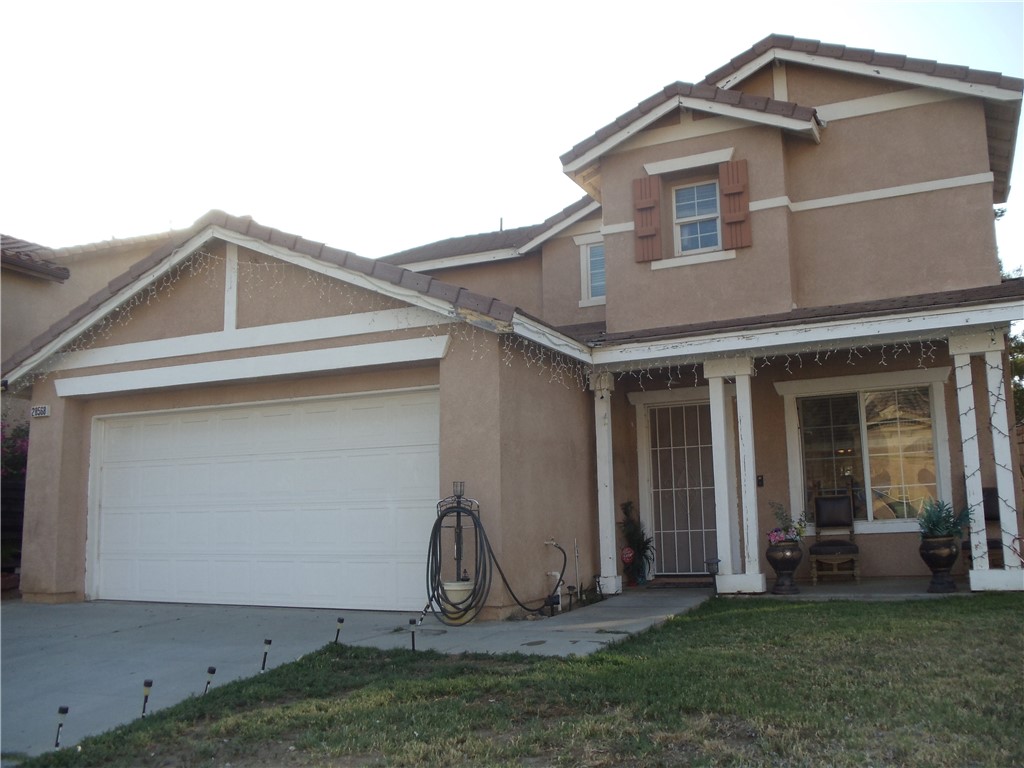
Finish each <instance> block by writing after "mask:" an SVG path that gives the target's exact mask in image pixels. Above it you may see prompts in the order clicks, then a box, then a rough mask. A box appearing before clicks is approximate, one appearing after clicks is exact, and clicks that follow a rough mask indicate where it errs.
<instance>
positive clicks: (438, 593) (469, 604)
mask: <svg viewBox="0 0 1024 768" xmlns="http://www.w3.org/2000/svg"><path fill="white" fill-rule="evenodd" d="M450 515H456V516H462V515H465V516H466V517H468V518H469V519H470V520H471V521H472V523H473V525H472V528H471V529H470V530H471V532H472V538H473V551H472V552H471V553H468V552H466V550H465V549H464V550H463V560H464V561H468V560H469V557H468V555H469V554H472V555H473V557H472V560H473V563H474V567H473V573H472V574H471V575H470V574H469V573H468V572H467V573H466V574H465V576H469V581H468V582H467V583H470V584H472V586H471V587H470V590H469V594H468V595H466V596H465V597H460V596H449V595H448V592H447V590H446V589H445V586H444V582H443V581H442V580H441V566H442V559H443V556H442V547H441V530H442V528H443V527H444V523H445V520H446V519H447V518H448V517H449V516H450ZM465 533H467V531H463V529H461V528H460V529H458V530H457V531H456V536H461V537H462V539H463V542H465V538H466V536H465ZM549 543H551V544H552V546H554V547H556V548H557V549H558V550H559V551H560V552H561V553H562V570H561V572H560V573H559V577H558V581H557V582H556V583H555V588H554V589H553V590H551V593H550V594H549V595H548V597H547V598H545V599H544V600H543V601H542V603H541V605H539V606H537V607H536V608H531V607H530V606H528V605H526V604H525V603H523V601H521V600H520V599H519V597H518V596H516V593H515V592H514V591H513V590H512V587H511V585H510V584H509V583H508V578H506V576H505V572H504V571H503V570H502V569H501V564H500V563H499V562H498V559H497V558H496V557H495V556H494V550H492V549H491V543H490V541H488V539H487V531H486V530H484V525H483V523H482V522H481V520H480V515H478V514H477V513H476V512H475V511H474V510H472V509H468V508H466V507H462V506H456V507H449V508H448V509H447V510H445V511H444V512H442V513H441V514H439V515H438V516H437V520H435V521H434V527H433V528H432V529H431V531H430V546H429V548H428V551H427V596H428V598H429V602H428V603H427V606H426V607H425V608H424V609H423V615H426V613H427V610H431V611H433V613H434V615H435V616H436V617H437V618H438V619H439V620H440V621H441V622H442V623H443V624H448V625H451V626H454V625H458V624H465V623H467V622H470V621H472V620H473V619H474V618H476V616H477V614H478V613H480V611H481V610H482V609H483V607H484V604H485V603H486V602H487V596H488V595H489V594H490V592H491V581H492V579H493V576H494V570H493V569H494V568H496V569H497V570H498V574H499V575H500V576H501V581H502V583H503V584H504V585H505V588H506V589H507V590H508V593H509V594H510V595H511V596H512V599H513V600H515V602H516V605H518V606H519V607H520V608H522V609H523V610H524V611H527V612H528V613H540V612H541V611H543V609H544V607H545V606H546V605H549V604H550V599H551V598H552V597H553V596H554V595H555V593H556V592H558V588H559V587H560V586H561V584H562V582H563V579H564V578H565V568H566V565H567V564H568V556H567V555H566V553H565V550H564V549H562V547H560V546H559V545H558V544H557V543H555V542H553V541H552V542H549ZM459 577H461V578H462V581H464V582H465V581H466V579H465V578H464V577H463V575H462V574H460V575H459Z"/></svg>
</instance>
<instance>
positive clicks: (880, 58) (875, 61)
mask: <svg viewBox="0 0 1024 768" xmlns="http://www.w3.org/2000/svg"><path fill="white" fill-rule="evenodd" d="M779 48H781V49H784V50H788V51H796V52H799V53H806V54H809V55H814V56H824V57H827V58H831V59H838V60H840V61H849V62H856V63H859V64H869V65H873V66H876V67H884V68H886V69H900V70H903V71H904V72H913V73H915V74H923V75H932V76H933V77H946V78H949V79H951V80H958V81H960V82H962V83H972V84H975V85H992V86H995V87H997V88H1004V89H1006V90H1009V91H1024V80H1022V79H1021V78H1019V77H1008V76H1006V75H1003V74H1001V73H999V72H989V71H986V70H982V69H971V68H970V67H965V66H961V65H958V64H942V63H939V62H936V61H932V60H930V59H915V58H913V57H910V56H903V55H902V54H897V53H880V52H878V51H873V50H870V49H867V48H850V47H847V46H845V45H836V44H834V43H823V42H821V41H820V40H810V39H807V38H801V37H793V36H792V35H778V34H771V35H768V36H767V37H766V38H764V39H763V40H761V41H759V42H757V43H755V44H754V45H753V46H751V47H750V48H749V49H747V50H746V51H744V52H743V53H741V54H739V55H738V56H735V57H734V58H733V59H732V60H731V61H729V63H728V64H724V65H722V66H721V67H719V68H718V69H716V70H715V71H714V72H711V73H710V74H708V76H707V77H705V78H704V80H703V81H702V83H703V84H704V85H714V84H715V83H719V82H721V81H722V80H723V79H725V78H727V77H729V75H732V74H734V73H736V72H738V71H739V70H740V69H742V68H743V67H745V66H746V65H747V64H749V63H750V62H752V61H754V60H756V59H757V58H758V57H759V56H762V55H764V54H765V53H767V52H768V51H770V50H772V49H779Z"/></svg>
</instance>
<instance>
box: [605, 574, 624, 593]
mask: <svg viewBox="0 0 1024 768" xmlns="http://www.w3.org/2000/svg"><path fill="white" fill-rule="evenodd" d="M621 593H622V577H621V576H602V577H601V594H604V595H618V594H621Z"/></svg>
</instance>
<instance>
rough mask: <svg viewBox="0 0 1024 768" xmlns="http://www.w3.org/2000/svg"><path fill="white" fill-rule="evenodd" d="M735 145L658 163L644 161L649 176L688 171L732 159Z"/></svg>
mask: <svg viewBox="0 0 1024 768" xmlns="http://www.w3.org/2000/svg"><path fill="white" fill-rule="evenodd" d="M733 151H734V150H733V147H726V148H725V149H717V150H715V151H714V152H701V153H700V154H699V155H689V156H687V157H673V158H672V159H671V160H659V161H658V162H656V163H644V170H645V171H647V175H648V176H659V175H661V174H663V173H675V172H676V171H687V170H689V169H691V168H703V167H704V166H705V165H718V164H719V163H725V162H728V161H729V160H732V154H733Z"/></svg>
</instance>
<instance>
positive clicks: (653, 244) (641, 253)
mask: <svg viewBox="0 0 1024 768" xmlns="http://www.w3.org/2000/svg"><path fill="white" fill-rule="evenodd" d="M633 228H634V230H635V234H636V260H637V261H641V262H642V261H656V260H657V259H660V258H661V180H660V179H659V178H658V177H656V176H644V177H642V178H639V179H634V180H633Z"/></svg>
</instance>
